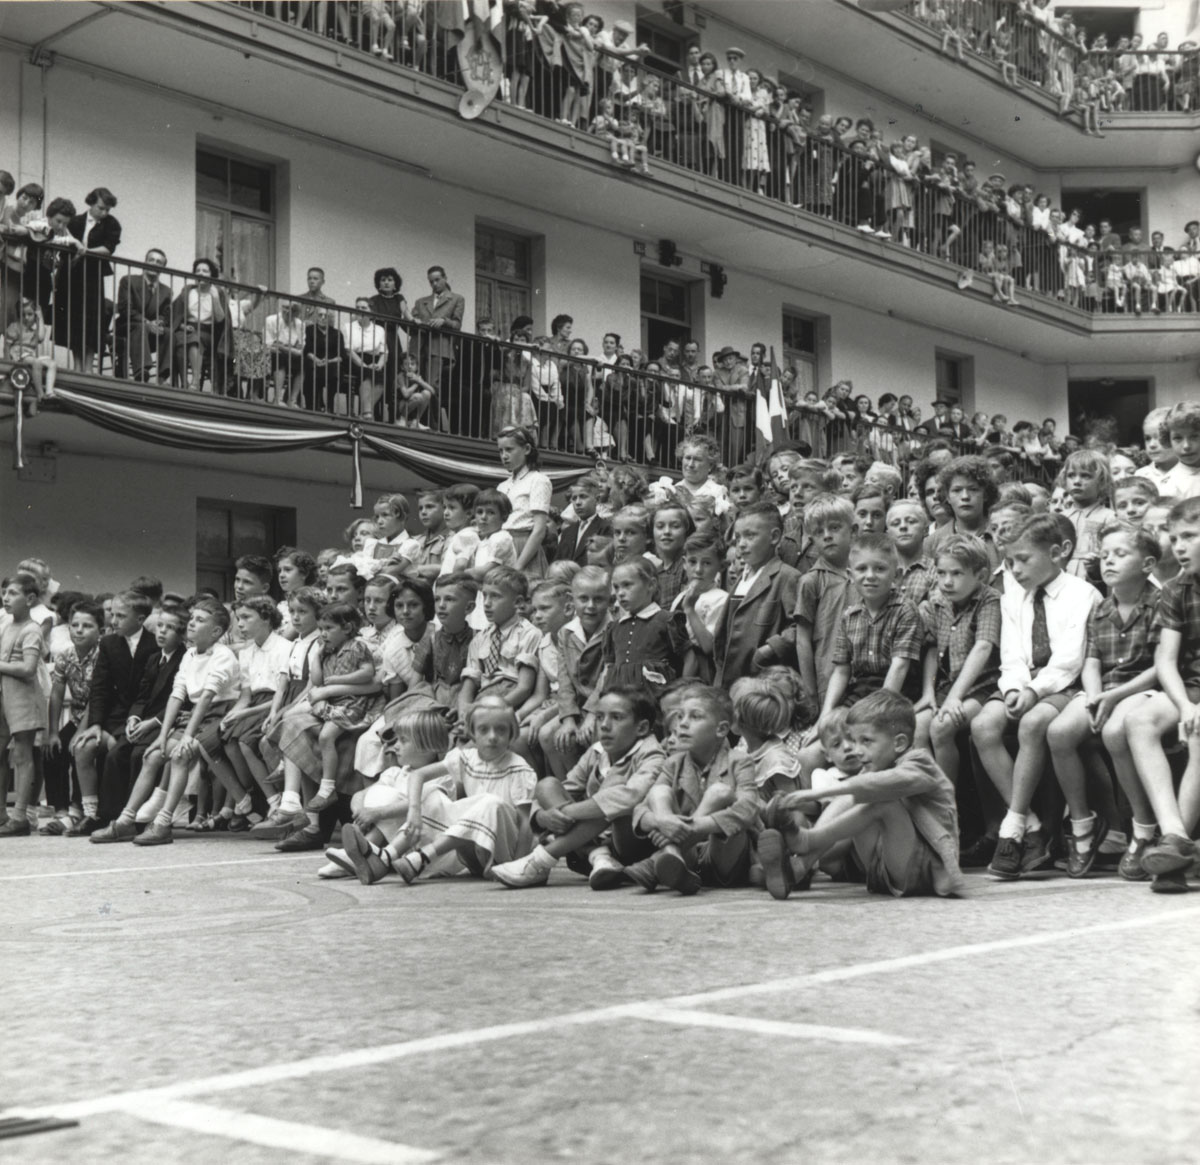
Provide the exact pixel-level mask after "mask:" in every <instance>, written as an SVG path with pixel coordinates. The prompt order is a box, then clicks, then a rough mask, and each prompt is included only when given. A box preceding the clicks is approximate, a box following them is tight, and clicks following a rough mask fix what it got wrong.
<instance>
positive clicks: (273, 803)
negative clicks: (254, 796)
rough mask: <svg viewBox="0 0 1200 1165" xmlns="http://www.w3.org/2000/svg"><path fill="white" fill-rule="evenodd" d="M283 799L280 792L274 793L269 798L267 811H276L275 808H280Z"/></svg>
mask: <svg viewBox="0 0 1200 1165" xmlns="http://www.w3.org/2000/svg"><path fill="white" fill-rule="evenodd" d="M281 800H282V797H281V796H280V794H278V793H272V794H271V795H270V796H269V797H268V798H267V812H269V813H274V812H275V810H276V809H278V808H279V802H280V801H281Z"/></svg>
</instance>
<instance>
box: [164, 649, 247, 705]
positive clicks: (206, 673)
mask: <svg viewBox="0 0 1200 1165" xmlns="http://www.w3.org/2000/svg"><path fill="white" fill-rule="evenodd" d="M240 686H241V668H240V667H239V665H238V658H237V656H236V655H234V654H233V651H232V650H231V649H230V648H228V647H226V646H224V644H221V643H217V644H214V645H213V646H212V647H210V648H209V649H208V650H207V651H206V652H204V654H203V655H201V654H200V653H198V652H197V651H196V649H195V648H194V647H189V648H188V649H187V654H185V655H184V657H183V661H182V662H181V663H180V665H179V671H178V672H177V673H176V674H175V686H174V687H173V688H172V689H171V698H172V699H176V700H187V701H188V702H189V703H192V704H196V703H198V702H199V700H200V698H201V696H204V695H205V694H208V693H211V695H212V703H213V705H214V706H215V705H217V704H227V703H229V702H230V701H231V700H236V699H237V698H238V692H239V690H240Z"/></svg>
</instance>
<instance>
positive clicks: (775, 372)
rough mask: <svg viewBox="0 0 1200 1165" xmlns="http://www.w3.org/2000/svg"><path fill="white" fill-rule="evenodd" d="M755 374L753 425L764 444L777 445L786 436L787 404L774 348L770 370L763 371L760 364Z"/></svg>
mask: <svg viewBox="0 0 1200 1165" xmlns="http://www.w3.org/2000/svg"><path fill="white" fill-rule="evenodd" d="M755 375H756V376H757V379H758V395H759V399H758V400H757V401H756V402H755V404H756V406H757V407H756V408H755V410H754V425H755V428H757V429H758V435H759V437H760V438H762V442H763V443H764V444H767V445H777V444H778V443H779V442H781V441H783V440H784V439H785V438H786V437H787V429H786V424H787V405H786V404H785V403H784V400H783V384H782V382H781V381H780V375H779V365H778V364H776V363H775V349H774V348H772V349H771V367H770V371H769V372H767V371H764V370H763V368H762V367H761V366H760V367H759V368H758V369H757V371H756V374H755Z"/></svg>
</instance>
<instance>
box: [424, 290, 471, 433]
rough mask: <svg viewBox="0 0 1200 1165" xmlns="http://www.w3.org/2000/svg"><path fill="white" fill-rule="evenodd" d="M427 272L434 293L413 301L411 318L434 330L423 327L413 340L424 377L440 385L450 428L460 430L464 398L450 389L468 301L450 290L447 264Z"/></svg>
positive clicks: (439, 388) (436, 385)
mask: <svg viewBox="0 0 1200 1165" xmlns="http://www.w3.org/2000/svg"><path fill="white" fill-rule="evenodd" d="M426 275H427V276H428V277H429V287H430V290H431V291H432V293H433V294H432V295H423V296H422V297H421V298H420V299H418V300H417V302H416V303H414V304H413V310H412V318H413V319H414V320H416V321H417V322H418V323H421V324H425V325H427V326H428V327H429V328H430V329H432V330H430V331H426V330H425V328H422V329H421V330H420V331H417V332H416V334H415V335H414V337H413V342H414V344H415V345H416V346H417V350H418V352H419V353H420V360H421V367H422V369H423V372H424V376H425V379H426V380H428V381H429V383H430V384H432V385H433V387H434V388H436V389H437V391H438V394H439V396H440V397H441V402H440V403H441V407H442V409H443V410H445V411H446V413H447V414H448V417H449V420H450V428H451V431H452V432H457V429H458V425H457V422H458V420H459V418H460V416H461V414H462V407H461V406H462V402H461V401H460V400H458V399H456V398H457V396H458V394H457V393H455V392H453V391H452V390H451V385H450V376H451V371H452V370H453V368H454V354H455V350H456V340H455V334H456V333H458V332H461V331H462V322H463V313H464V312H465V311H466V307H467V304H466V300H464V299H463V297H462V296H461V295H458V294H457V293H456V292H454V291H451V290H450V284H449V282H448V281H447V280H446V269H445V268H444V267H430V268H429V270H428V271H427V272H426Z"/></svg>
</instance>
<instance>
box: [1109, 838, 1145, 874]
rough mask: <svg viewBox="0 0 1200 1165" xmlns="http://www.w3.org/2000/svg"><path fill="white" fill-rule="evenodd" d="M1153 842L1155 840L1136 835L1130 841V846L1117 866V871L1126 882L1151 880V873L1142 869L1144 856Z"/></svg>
mask: <svg viewBox="0 0 1200 1165" xmlns="http://www.w3.org/2000/svg"><path fill="white" fill-rule="evenodd" d="M1152 844H1153V842H1150V841H1148V840H1147V839H1145V838H1142V837H1135V838H1134V839H1133V840H1132V841H1131V842H1130V843H1129V848H1128V849H1127V850H1126V851H1125V852H1124V853H1123V854H1122V855H1121V864H1120V865H1119V866H1118V867H1117V873H1118V874H1120V875H1121V877H1122V878H1124V879H1125V881H1126V882H1148V881H1149V880H1150V875H1149V874H1147V873H1146V871H1145V870H1143V869H1142V858H1143V857H1145V854H1146V851H1147V850H1148V849H1149V848H1150V846H1151V845H1152Z"/></svg>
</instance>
